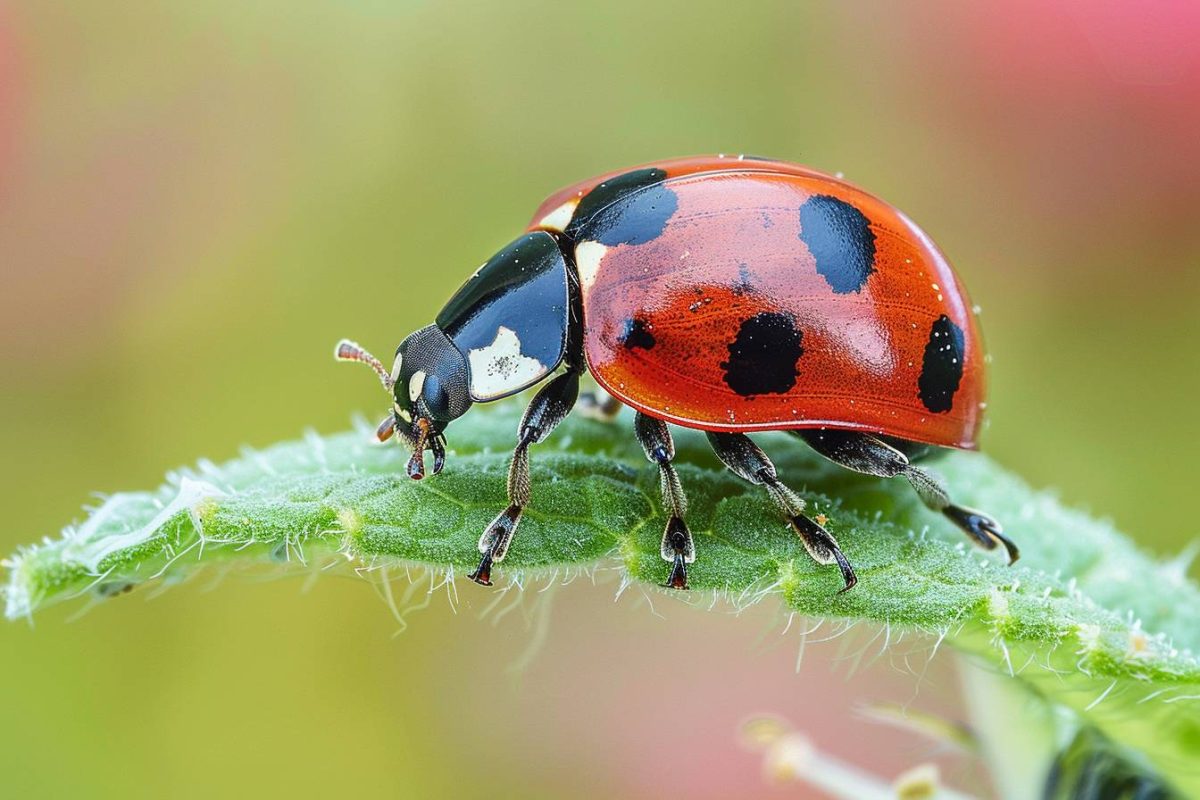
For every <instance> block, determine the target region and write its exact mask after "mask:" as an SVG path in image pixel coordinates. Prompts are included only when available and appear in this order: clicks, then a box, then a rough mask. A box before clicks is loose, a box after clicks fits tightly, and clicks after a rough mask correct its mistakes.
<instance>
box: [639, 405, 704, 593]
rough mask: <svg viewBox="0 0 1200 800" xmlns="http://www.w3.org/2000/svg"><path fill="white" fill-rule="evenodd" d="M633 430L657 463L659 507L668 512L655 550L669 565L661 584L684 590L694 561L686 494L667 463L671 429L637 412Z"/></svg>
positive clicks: (672, 451)
mask: <svg viewBox="0 0 1200 800" xmlns="http://www.w3.org/2000/svg"><path fill="white" fill-rule="evenodd" d="M633 430H634V433H635V434H636V435H637V439H638V442H640V443H641V445H642V450H644V451H645V452H646V458H648V459H649V460H650V461H651V462H652V463H655V464H657V465H658V472H659V477H660V478H661V482H662V497H663V506H664V507H665V508H666V509H667V511H668V512H669V513H670V514H671V517H670V519H668V520H667V528H666V530H665V531H663V538H662V545H661V546H660V549H659V552H660V553H661V554H662V557H663V560H664V561H666V562H667V563H668V564H671V575H670V577H669V578H667V582H666V584H665V585H666V586H669V587H671V588H672V589H686V588H688V582H687V565H688V564H691V563H692V562H693V561H695V560H696V545H695V543H694V542H693V541H692V532H691V531H689V530H688V526H687V523H685V522H684V521H683V515H684V512H686V511H687V496H686V495H685V494H684V493H683V484H681V483H680V482H679V473H677V472H676V471H675V467H674V466H673V465H672V464H671V460H672V459H674V458H675V443H674V441H672V439H671V431H670V429H669V428H668V427H667V423H665V422H663V421H662V420H661V419H655V418H654V417H648V416H646V415H645V414H643V413H642V412H640V411H639V412H638V413H637V416H636V417H634V420H633Z"/></svg>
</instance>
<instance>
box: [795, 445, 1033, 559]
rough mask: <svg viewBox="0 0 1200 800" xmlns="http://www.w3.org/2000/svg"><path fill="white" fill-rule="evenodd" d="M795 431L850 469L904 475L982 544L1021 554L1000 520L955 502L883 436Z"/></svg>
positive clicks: (930, 504)
mask: <svg viewBox="0 0 1200 800" xmlns="http://www.w3.org/2000/svg"><path fill="white" fill-rule="evenodd" d="M793 433H794V434H795V435H797V436H799V437H800V438H801V439H803V440H804V441H805V442H807V443H808V446H809V447H811V448H812V449H813V450H816V451H817V452H818V453H820V454H821V455H823V456H825V457H826V458H828V459H829V460H830V461H832V462H833V463H835V464H838V465H840V466H843V467H845V468H846V469H850V470H854V471H855V472H861V473H863V474H865V475H876V476H878V477H880V478H894V477H896V476H897V475H903V476H904V477H905V478H907V479H908V482H909V483H911V484H912V487H913V488H914V489H915V490H916V492H917V495H918V496H919V497H920V498H921V502H922V503H924V504H925V506H926V507H927V508H930V509H932V510H933V511H937V512H940V513H941V514H943V515H945V516H946V518H947V519H949V520H950V521H951V522H953V523H954V524H955V525H957V526H958V527H960V528H962V529H963V531H965V532H966V534H967V535H968V536H970V537H971V539H972V540H974V541H975V543H976V544H978V545H979V546H980V547H983V548H986V549H988V550H994V549H995V548H996V546H997V545H1003V546H1004V549H1005V550H1006V551H1007V552H1008V563H1010V564H1011V563H1013V562H1014V561H1016V560H1017V558H1018V557H1019V556H1020V551H1019V550H1018V549H1017V545H1016V544H1015V543H1014V542H1013V541H1012V540H1011V539H1009V538H1008V537H1007V536H1005V535H1004V532H1003V528H1001V527H1000V523H999V522H997V521H996V520H994V519H992V518H991V517H989V516H988V515H987V514H985V513H983V512H982V511H976V510H975V509H973V508H967V507H966V506H959V505H955V504H954V503H952V502H951V501H950V493H949V492H948V491H947V490H946V486H945V484H944V483H942V481H941V479H940V478H938V477H937V476H935V475H934V474H933V473H931V472H927V471H925V470H923V469H921V468H920V467H916V466H913V464H912V461H911V460H910V459H909V457H908V456H907V455H905V454H904V453H903V452H901V451H900V450H899V449H898V448H896V447H893V446H892V445H890V444H888V443H887V442H884V441H883V440H882V439H879V438H877V437H875V436H871V435H870V434H866V433H859V432H858V431H841V430H829V429H815V430H799V431H793Z"/></svg>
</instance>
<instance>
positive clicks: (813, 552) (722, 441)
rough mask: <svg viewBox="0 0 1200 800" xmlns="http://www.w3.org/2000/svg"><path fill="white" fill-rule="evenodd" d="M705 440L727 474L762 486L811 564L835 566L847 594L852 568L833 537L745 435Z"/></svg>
mask: <svg viewBox="0 0 1200 800" xmlns="http://www.w3.org/2000/svg"><path fill="white" fill-rule="evenodd" d="M708 441H709V442H710V443H711V444H712V448H713V451H714V452H716V454H717V458H719V459H721V461H722V462H724V464H725V466H726V467H728V468H729V469H730V471H731V472H733V473H734V474H735V475H737V476H738V477H739V478H742V479H743V480H747V481H750V483H753V484H755V485H756V486H765V487H766V489H767V493H768V494H770V495H771V499H772V500H774V501H775V505H777V506H779V508H780V510H781V511H783V513H784V514H786V515H787V518H788V522H789V523H790V524H791V526H792V528H793V530H795V531H796V533H797V534H799V535H800V541H802V542H804V549H805V550H807V551H808V554H809V555H810V556H812V559H813V561H816V562H817V563H818V564H834V563H836V564H837V565H838V568H839V569H840V570H841V571H842V580H844V581H845V582H846V585H845V587H843V588H842V590H841V591H843V592H845V591H849V590H850V589H852V588H853V587H854V584H856V583H858V578H857V577H856V576H855V574H854V568H853V567H851V566H850V562H849V561H848V560H846V556H845V555H844V554H843V553H842V550H841V548H840V547H838V543H837V540H836V539H834V538H833V534H831V533H830V532H829V531H827V530H825V529H824V528H822V527H821V526H820V525H818V524H817V523H816V522H814V521H813V520H811V519H809V518H808V517H806V516H805V515H804V513H803V512H804V500H803V499H801V497H800V496H799V495H797V494H796V493H795V492H793V491H792V490H791V489H789V488H788V487H787V486H785V485H784V484H783V483H782V482H781V481H780V480H779V477H778V475H777V474H776V472H775V465H774V464H772V463H771V459H769V458H767V454H766V453H764V452H763V451H762V450H761V449H760V448H759V446H758V445H756V444H755V443H754V442H752V441H751V440H750V437H749V436H746V435H744V434H741V433H709V434H708Z"/></svg>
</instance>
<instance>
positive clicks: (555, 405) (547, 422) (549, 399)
mask: <svg viewBox="0 0 1200 800" xmlns="http://www.w3.org/2000/svg"><path fill="white" fill-rule="evenodd" d="M578 397H579V373H578V372H576V371H571V372H565V373H563V374H562V375H559V376H558V377H557V378H555V379H554V380H552V381H550V382H549V383H548V384H546V385H545V386H543V387H542V389H541V391H539V392H538V393H537V394H536V395H534V396H533V399H532V400H531V401H529V407H528V408H526V409H525V414H524V416H522V417H521V424H520V425H519V426H518V428H517V447H516V449H515V450H513V457H512V462H511V463H510V464H509V467H508V508H506V509H504V510H503V511H501V512H500V515H499V516H498V517H496V518H495V519H494V520H492V524H491V525H488V527H487V530H485V531H484V532H483V535H482V536H480V537H479V552H480V553H482V554H483V555H482V557H481V558H480V559H479V566H478V567H477V568H476V570H475V571H474V572H472V573H471V574H470V575H469V576H468V577H470V579H471V580H473V581H475V582H476V583H480V584H483V585H484V586H491V585H492V565H493V564H495V563H497V562H500V561H503V560H504V556H505V555H506V554H507V553H508V546H509V545H510V544H512V537H513V534H514V533H515V532H516V530H517V525H518V524H519V523H520V522H521V513H522V512H523V511H524V510H525V506H527V505H529V493H530V492H529V490H530V486H529V446H530V445H531V444H537V443H538V442H541V441H542V440H544V439H545V438H546V437H547V436H549V435H550V432H551V431H553V430H554V429H555V427H557V426H558V423H560V422H562V421H563V419H564V418H565V417H566V416H567V414H570V413H571V408H572V407H573V406H574V405H575V400H576V399H577V398H578Z"/></svg>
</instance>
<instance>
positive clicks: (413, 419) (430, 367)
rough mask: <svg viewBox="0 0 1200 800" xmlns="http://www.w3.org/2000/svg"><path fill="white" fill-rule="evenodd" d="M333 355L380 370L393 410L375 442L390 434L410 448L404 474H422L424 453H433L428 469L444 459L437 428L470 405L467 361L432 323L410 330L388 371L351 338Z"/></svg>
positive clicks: (435, 468)
mask: <svg viewBox="0 0 1200 800" xmlns="http://www.w3.org/2000/svg"><path fill="white" fill-rule="evenodd" d="M335 356H336V357H337V358H338V359H339V360H342V361H361V362H363V363H365V364H367V365H369V366H370V367H371V368H372V369H374V370H375V372H376V373H377V374H378V375H379V377H380V380H381V381H382V382H383V385H384V387H385V388H387V389H388V390H389V391H390V392H391V393H392V411H391V413H390V414H389V415H388V416H387V417H386V418H385V419H384V421H383V422H382V423H380V425H379V429H378V430H377V431H376V435H377V436H378V437H379V440H380V441H385V440H387V439H388V438H389V437H390V436H391V435H392V434H393V433H398V434H399V435H400V438H402V439H404V441H405V442H406V443H407V444H408V446H409V447H410V448H411V449H412V451H413V455H412V458H411V459H409V462H408V474H409V476H410V477H412V478H415V479H418V480H419V479H421V478H423V477H425V463H424V455H425V451H426V450H431V451H432V452H433V472H434V474H435V475H436V474H437V473H439V472H441V471H442V467H443V466H444V465H445V462H446V438H445V436H443V435H442V431H443V430H444V429H445V427H446V425H447V424H449V423H450V422H452V421H453V420H456V419H458V418H459V417H461V416H462V415H463V414H465V413H466V411H467V409H468V408H470V407H471V396H470V393H469V391H468V388H467V362H466V359H464V358H463V356H462V353H460V352H459V351H458V348H456V347H455V346H454V345H453V343H451V341H450V340H449V339H448V338H446V335H445V334H444V333H442V331H441V330H440V329H439V328H438V327H437V326H436V325H430V326H428V327H425V328H422V329H421V330H419V331H416V332H415V333H412V334H410V335H409V336H408V338H406V339H405V340H404V341H403V342H401V343H400V346H399V347H397V348H396V360H395V361H394V362H393V363H392V369H391V372H388V371H387V370H386V369H385V368H384V366H383V364H382V363H381V362H380V361H379V359H377V358H375V357H374V356H372V355H371V354H370V353H368V352H367V351H366V350H364V349H363V348H361V347H359V346H358V345H357V344H355V343H354V342H350V341H346V340H343V341H341V342H339V343H338V348H337V351H336V353H335Z"/></svg>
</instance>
